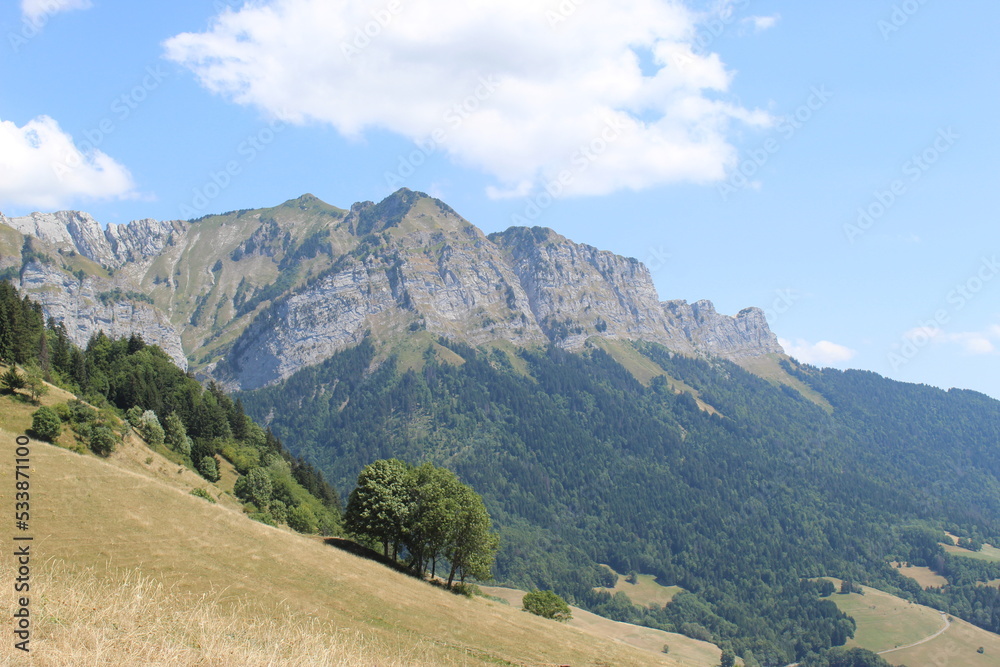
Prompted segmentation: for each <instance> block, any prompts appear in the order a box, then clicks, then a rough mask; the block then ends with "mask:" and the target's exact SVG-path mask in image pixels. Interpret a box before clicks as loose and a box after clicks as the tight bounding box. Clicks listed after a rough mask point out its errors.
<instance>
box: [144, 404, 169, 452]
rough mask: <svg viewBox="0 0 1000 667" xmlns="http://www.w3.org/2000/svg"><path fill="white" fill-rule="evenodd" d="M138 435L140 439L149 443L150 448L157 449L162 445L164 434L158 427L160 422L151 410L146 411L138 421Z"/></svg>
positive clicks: (161, 428) (160, 427)
mask: <svg viewBox="0 0 1000 667" xmlns="http://www.w3.org/2000/svg"><path fill="white" fill-rule="evenodd" d="M138 428H139V434H140V435H142V439H143V440H145V441H146V442H148V443H149V445H150V446H151V447H158V446H160V445H162V444H163V439H164V437H165V433H164V431H163V427H162V426H160V420H159V419H157V417H156V413H155V412H153V411H152V410H146V411H145V412H143V413H142V417H141V418H140V419H139V427H138Z"/></svg>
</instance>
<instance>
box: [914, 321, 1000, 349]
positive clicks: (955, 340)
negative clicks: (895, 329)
mask: <svg viewBox="0 0 1000 667" xmlns="http://www.w3.org/2000/svg"><path fill="white" fill-rule="evenodd" d="M903 335H904V336H905V337H906V338H908V339H909V340H910V341H912V342H914V343H920V344H926V342H931V343H935V344H938V345H947V344H950V345H958V346H960V347H961V348H962V350H963V351H964V352H965V353H966V354H971V355H974V356H979V355H984V354H994V353H995V352H996V351H997V345H998V344H1000V326H997V325H993V326H990V327H987V328H986V330H985V331H965V332H960V333H947V332H945V331H943V330H941V329H939V328H934V327H917V328H915V329H911V330H910V331H907V332H906V333H905V334H903Z"/></svg>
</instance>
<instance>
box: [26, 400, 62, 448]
mask: <svg viewBox="0 0 1000 667" xmlns="http://www.w3.org/2000/svg"><path fill="white" fill-rule="evenodd" d="M31 430H32V431H33V432H34V434H35V436H36V437H37V438H38V439H39V440H45V441H47V442H55V441H56V438H58V437H59V434H60V433H62V420H61V419H59V415H58V414H56V411H55V410H53V409H52V408H38V409H37V410H35V412H34V414H32V415H31Z"/></svg>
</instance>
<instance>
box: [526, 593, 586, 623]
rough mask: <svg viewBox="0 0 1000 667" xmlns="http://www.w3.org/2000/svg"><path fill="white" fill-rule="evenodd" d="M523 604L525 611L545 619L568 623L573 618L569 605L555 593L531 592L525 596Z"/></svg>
mask: <svg viewBox="0 0 1000 667" xmlns="http://www.w3.org/2000/svg"><path fill="white" fill-rule="evenodd" d="M521 604H522V605H523V606H524V610H525V611H530V612H531V613H532V614H535V615H536V616H541V617H543V618H551V619H553V620H556V621H568V620H569V619H571V618H573V613H572V612H571V611H570V609H569V605H568V604H566V601H565V600H563V599H562V598H561V597H559V596H558V595H557V594H556V593H554V592H553V591H531V592H530V593H527V594H526V595H525V596H524V598H523V599H522V600H521Z"/></svg>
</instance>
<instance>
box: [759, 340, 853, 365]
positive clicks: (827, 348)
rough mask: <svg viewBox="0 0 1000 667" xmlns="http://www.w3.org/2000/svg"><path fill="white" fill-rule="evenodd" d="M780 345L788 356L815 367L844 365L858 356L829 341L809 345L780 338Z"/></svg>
mask: <svg viewBox="0 0 1000 667" xmlns="http://www.w3.org/2000/svg"><path fill="white" fill-rule="evenodd" d="M778 343H779V344H780V345H781V347H783V348H784V349H785V353H786V354H787V355H789V356H791V357H795V358H796V359H798V360H799V361H801V362H803V363H807V364H812V365H814V366H824V365H826V366H830V365H838V364H843V363H846V362H848V361H850V360H851V359H853V358H854V357H855V356H856V355H857V352H856V351H855V350H852V349H851V348H849V347H846V346H844V345H839V344H837V343H831V342H830V341H828V340H821V341H819V342H818V343H809V342H807V341H804V340H802V339H801V338H800V339H798V340H796V341H794V342H793V341H790V340H786V339H784V338H779V339H778Z"/></svg>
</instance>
